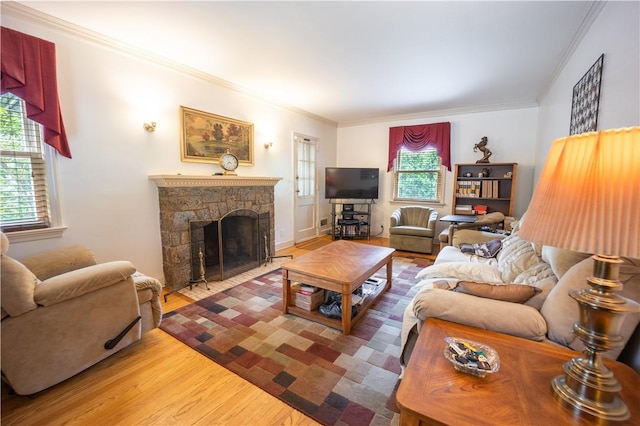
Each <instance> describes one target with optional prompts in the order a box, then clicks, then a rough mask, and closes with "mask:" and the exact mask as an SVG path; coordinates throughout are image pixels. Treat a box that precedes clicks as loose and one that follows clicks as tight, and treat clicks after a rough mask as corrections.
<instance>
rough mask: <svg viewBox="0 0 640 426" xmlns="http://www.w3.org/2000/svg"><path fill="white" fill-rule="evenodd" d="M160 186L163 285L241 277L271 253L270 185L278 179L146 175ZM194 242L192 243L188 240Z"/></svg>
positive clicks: (170, 287) (176, 287)
mask: <svg viewBox="0 0 640 426" xmlns="http://www.w3.org/2000/svg"><path fill="white" fill-rule="evenodd" d="M149 179H151V180H153V181H154V182H155V183H156V185H157V187H158V199H159V206H160V236H161V241H162V264H163V271H164V279H165V287H166V288H167V289H168V290H170V291H177V290H179V289H181V288H183V287H185V286H187V285H190V284H192V283H193V282H198V281H200V278H201V276H200V250H202V257H203V266H204V270H205V271H204V275H205V279H206V280H207V281H219V280H223V279H227V278H229V277H231V276H234V275H237V274H240V273H242V272H245V271H247V270H249V269H252V268H254V267H256V266H259V265H260V264H261V262H264V260H265V257H266V254H267V253H274V252H275V240H274V235H275V230H274V187H275V185H276V183H277V182H278V181H279V180H280V178H261V177H245V176H183V175H155V176H149ZM192 239H193V241H192Z"/></svg>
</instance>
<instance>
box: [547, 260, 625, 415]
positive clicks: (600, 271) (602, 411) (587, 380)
mask: <svg viewBox="0 0 640 426" xmlns="http://www.w3.org/2000/svg"><path fill="white" fill-rule="evenodd" d="M593 259H594V265H593V276H590V277H589V278H588V279H587V282H588V283H589V286H590V287H591V288H588V289H581V290H577V291H576V290H572V291H570V292H569V295H570V296H571V297H572V298H574V299H575V300H576V301H577V302H578V306H579V308H580V321H579V322H577V323H575V324H574V326H573V333H574V334H575V335H576V337H577V338H578V339H580V340H581V341H582V342H583V343H584V345H585V346H586V350H585V352H584V356H579V357H576V358H574V359H572V360H571V361H569V362H567V363H565V364H564V366H563V369H564V372H565V375H564V376H558V377H556V378H555V379H553V381H552V383H551V387H552V389H553V392H554V397H556V399H558V400H559V401H560V402H561V403H562V404H563V405H564V406H566V407H567V408H570V409H573V410H578V411H581V412H582V413H585V414H588V415H590V416H593V417H597V418H601V419H606V420H613V421H622V420H627V419H628V418H629V417H630V413H629V409H628V408H627V406H626V405H625V403H624V401H623V400H622V398H620V396H619V393H620V391H621V390H622V387H621V386H620V383H618V380H617V379H616V378H615V376H614V375H613V372H611V370H609V369H608V368H607V366H605V365H604V363H603V362H602V359H601V356H600V353H601V352H605V351H607V350H609V349H612V348H616V347H620V346H622V344H623V338H622V336H621V335H620V329H621V328H622V323H623V320H624V317H625V315H626V314H627V313H628V312H631V311H633V310H637V309H638V304H637V303H636V302H634V301H631V300H628V299H625V298H624V297H621V296H619V295H618V294H616V292H618V291H620V290H621V289H622V283H621V282H620V281H619V280H618V275H619V269H620V264H621V263H622V261H621V260H620V258H619V257H618V256H603V255H595V256H593Z"/></svg>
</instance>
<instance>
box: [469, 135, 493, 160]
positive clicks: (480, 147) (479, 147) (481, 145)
mask: <svg viewBox="0 0 640 426" xmlns="http://www.w3.org/2000/svg"><path fill="white" fill-rule="evenodd" d="M487 143H489V141H488V139H487V137H486V136H483V137H482V139H480V142H478V143H477V144H475V145H474V146H473V152H478V151H481V152H482V153H483V154H484V155H483V157H482V158H481V159H479V160H478V161H476V164H482V163H488V162H489V157H491V154H492V152H491V151H490V150H489V148H487Z"/></svg>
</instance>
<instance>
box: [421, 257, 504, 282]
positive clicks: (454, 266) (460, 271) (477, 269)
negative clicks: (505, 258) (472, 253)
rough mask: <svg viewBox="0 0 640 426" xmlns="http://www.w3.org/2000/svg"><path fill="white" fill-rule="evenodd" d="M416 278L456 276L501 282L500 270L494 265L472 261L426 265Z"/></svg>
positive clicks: (473, 279)
mask: <svg viewBox="0 0 640 426" xmlns="http://www.w3.org/2000/svg"><path fill="white" fill-rule="evenodd" d="M416 278H418V279H424V278H458V279H460V280H469V281H478V282H485V283H502V280H501V275H500V271H498V270H497V269H496V268H495V267H493V266H490V265H487V264H483V263H473V262H446V263H437V264H434V265H431V266H427V267H426V268H424V269H423V270H421V271H420V272H418V273H417V274H416Z"/></svg>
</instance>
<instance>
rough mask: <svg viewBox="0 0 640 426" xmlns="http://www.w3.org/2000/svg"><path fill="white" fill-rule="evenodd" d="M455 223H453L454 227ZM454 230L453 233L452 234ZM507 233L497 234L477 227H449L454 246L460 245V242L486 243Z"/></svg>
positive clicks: (503, 236) (450, 238)
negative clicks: (476, 228)
mask: <svg viewBox="0 0 640 426" xmlns="http://www.w3.org/2000/svg"><path fill="white" fill-rule="evenodd" d="M453 226H455V225H452V227H453ZM452 231H454V232H453V235H452ZM505 237H506V235H504V234H497V233H493V232H486V231H478V230H475V229H457V230H456V229H455V228H454V229H452V228H449V240H450V241H451V245H452V246H454V247H460V244H462V243H467V244H478V243H486V242H487V241H491V240H496V239H503V238H505Z"/></svg>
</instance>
